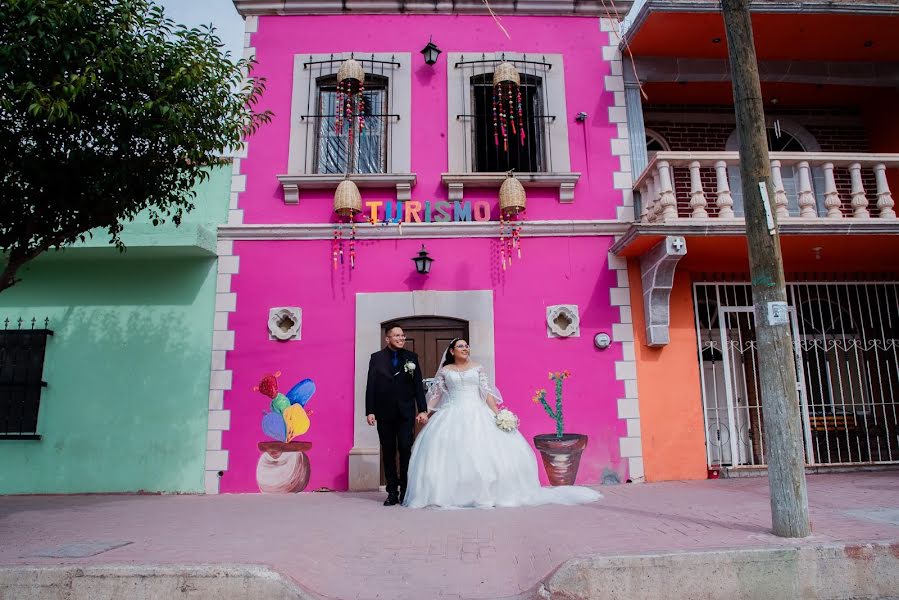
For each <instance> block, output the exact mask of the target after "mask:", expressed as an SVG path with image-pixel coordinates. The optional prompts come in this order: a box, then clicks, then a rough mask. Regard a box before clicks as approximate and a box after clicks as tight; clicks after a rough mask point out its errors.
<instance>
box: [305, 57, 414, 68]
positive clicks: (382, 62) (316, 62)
mask: <svg viewBox="0 0 899 600" xmlns="http://www.w3.org/2000/svg"><path fill="white" fill-rule="evenodd" d="M350 58H354V57H353V55H350ZM344 60H346V59H345V58H330V59H328V60H310V61H307V62H304V63H303V68H304V69H308V68H309V67H311V66H312V65H334V64H340V63H342V62H343V61H344ZM355 60H357V61H359V62H361V63H367V64H370V65H388V66H391V67H393V68H394V69H399V68H400V67H402V66H403V65H402V64H400V63H398V62H396V61H395V60H375V59H374V58H355Z"/></svg>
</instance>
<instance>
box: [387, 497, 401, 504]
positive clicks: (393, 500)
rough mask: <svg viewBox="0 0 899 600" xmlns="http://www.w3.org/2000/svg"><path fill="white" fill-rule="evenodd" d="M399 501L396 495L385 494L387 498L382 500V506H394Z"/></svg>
mask: <svg viewBox="0 0 899 600" xmlns="http://www.w3.org/2000/svg"><path fill="white" fill-rule="evenodd" d="M399 503H400V501H399V499H398V498H397V497H396V496H387V500H384V506H396V505H397V504H399Z"/></svg>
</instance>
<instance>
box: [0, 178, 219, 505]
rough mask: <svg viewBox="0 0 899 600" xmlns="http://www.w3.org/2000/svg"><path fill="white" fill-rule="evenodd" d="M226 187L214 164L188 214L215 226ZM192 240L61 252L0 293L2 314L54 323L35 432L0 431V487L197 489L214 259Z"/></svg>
mask: <svg viewBox="0 0 899 600" xmlns="http://www.w3.org/2000/svg"><path fill="white" fill-rule="evenodd" d="M229 186H230V166H226V167H221V168H217V169H216V170H215V173H214V176H213V178H212V180H211V181H209V182H207V183H205V184H203V185H202V186H201V188H200V190H199V191H200V193H201V195H202V198H203V200H202V202H203V208H202V210H197V211H195V212H194V213H193V214H192V215H191V220H192V221H193V222H195V223H203V224H208V225H209V226H210V229H211V230H212V231H213V232H214V230H215V225H216V223H217V222H221V221H223V220H224V219H225V215H226V214H227V208H228V194H229ZM198 219H199V220H198ZM160 233H161V234H163V235H165V234H166V233H165V232H162V231H161V232H160ZM189 250H190V249H186V251H185V252H183V253H179V252H165V253H160V255H159V256H156V257H154V256H152V254H151V255H149V256H148V255H147V253H144V254H139V253H125V254H123V255H120V254H119V253H118V252H116V251H115V250H109V251H108V252H107V253H106V254H104V255H100V256H99V258H98V257H97V255H96V254H80V253H79V252H77V251H73V252H65V253H62V254H64V255H66V258H65V259H59V258H58V257H56V258H53V259H46V260H38V261H35V263H34V264H33V265H32V266H31V267H30V268H29V269H28V270H27V271H26V272H25V273H23V274H22V279H23V280H22V282H20V283H18V284H16V285H15V286H14V287H13V288H11V289H9V290H6V291H4V292H3V293H0V321H2V320H3V319H5V318H6V317H9V318H10V320H12V321H15V320H16V319H18V318H19V317H20V316H21V317H22V318H24V319H26V320H28V321H30V320H31V318H32V317H36V318H38V319H39V320H43V319H44V318H46V317H49V319H50V329H52V330H53V332H54V335H53V336H52V337H51V338H50V339H49V341H48V343H47V352H46V357H45V361H44V376H43V379H44V381H46V382H47V383H48V387H46V388H44V391H43V394H42V396H41V406H40V412H39V417H38V433H39V434H40V435H41V436H42V439H41V440H39V441H24V440H23V441H18V440H14V441H11V440H0V494H22V493H76V492H135V491H140V490H145V491H154V492H156V491H160V492H202V491H203V471H204V458H205V450H206V426H207V406H208V395H209V369H210V356H211V342H212V322H213V314H214V302H215V279H216V260H215V257H214V256H207V257H202V256H200V257H198V256H195V255H193V254H192V253H191V252H190V251H189ZM0 327H2V325H0Z"/></svg>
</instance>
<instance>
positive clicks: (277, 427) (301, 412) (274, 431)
mask: <svg viewBox="0 0 899 600" xmlns="http://www.w3.org/2000/svg"><path fill="white" fill-rule="evenodd" d="M280 376H281V371H276V372H275V373H266V374H265V375H263V376H262V379H261V380H260V381H259V384H258V385H257V386H256V387H254V388H253V391H256V392H259V393H261V394H262V395H264V396H267V397H269V398H271V399H272V402H271V404H270V408H271V412H267V413H264V414H263V415H262V433H264V434H265V435H267V436H268V437H270V438H271V439H273V440H275V441H278V442H288V443H289V442H292V441H293V439H294V438H296V437H297V436H300V435H303V434H304V433H306V432H307V431H309V427H310V424H311V423H310V421H309V415H310V414H311V412H308V413H307V412H306V404H308V403H309V400H310V399H311V398H312V396H313V395H314V394H315V382H314V381H312V380H311V379H303V380H302V381H300V382H299V383H297V384H296V385H295V386H293V387H292V388H290V391H289V392H287V394H286V395H285V394H281V393H279V392H278V377H280Z"/></svg>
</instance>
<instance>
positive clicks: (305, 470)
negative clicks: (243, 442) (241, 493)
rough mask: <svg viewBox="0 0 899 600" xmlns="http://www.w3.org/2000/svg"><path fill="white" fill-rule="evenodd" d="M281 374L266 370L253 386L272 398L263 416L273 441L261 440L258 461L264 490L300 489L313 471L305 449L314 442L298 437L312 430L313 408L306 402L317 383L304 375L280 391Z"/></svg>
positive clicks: (268, 434)
mask: <svg viewBox="0 0 899 600" xmlns="http://www.w3.org/2000/svg"><path fill="white" fill-rule="evenodd" d="M280 376H281V371H276V372H275V373H266V374H265V375H263V377H262V379H261V380H260V381H259V384H258V385H257V386H256V387H254V388H253V391H254V392H259V393H260V394H262V395H263V396H265V397H266V398H269V399H270V400H271V404H270V405H269V411H267V412H265V413H264V414H263V416H262V432H263V433H264V434H265V435H266V436H268V437H269V438H271V441H265V442H259V444H258V448H259V450H260V452H262V454H261V455H260V457H259V462H258V463H257V465H256V483H257V484H258V485H259V491H260V492H263V493H274V494H277V493H284V494H287V493H294V492H301V491H303V490H304V489H305V488H306V485H307V484H308V483H309V475H310V473H311V471H310V467H309V457H308V456H306V451H308V450H310V449H311V448H312V444H311V443H310V442H301V441H296V438H297V437H298V436H301V435H303V434H304V433H306V432H307V431H309V426H310V424H311V423H310V421H309V416H310V415H311V414H312V411H309V412H307V411H306V404H307V403H308V402H309V399H310V398H312V396H313V394H315V383H314V382H313V381H312V380H311V379H304V380H302V381H300V382H299V383H297V384H296V385H295V386H293V387H292V388H290V391H288V392H287V394H282V393H280V392H279V391H278V377H280Z"/></svg>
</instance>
